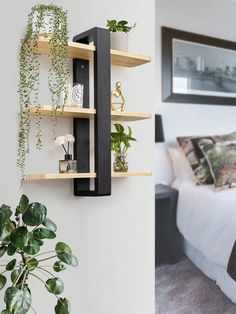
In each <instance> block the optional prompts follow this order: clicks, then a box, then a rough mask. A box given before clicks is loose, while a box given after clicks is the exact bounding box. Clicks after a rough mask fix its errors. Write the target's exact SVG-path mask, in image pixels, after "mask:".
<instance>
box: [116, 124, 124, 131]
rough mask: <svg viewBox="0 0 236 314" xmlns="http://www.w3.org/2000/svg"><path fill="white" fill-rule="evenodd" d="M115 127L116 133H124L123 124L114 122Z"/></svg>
mask: <svg viewBox="0 0 236 314" xmlns="http://www.w3.org/2000/svg"><path fill="white" fill-rule="evenodd" d="M115 128H116V131H117V132H118V133H124V127H123V125H121V124H119V123H115Z"/></svg>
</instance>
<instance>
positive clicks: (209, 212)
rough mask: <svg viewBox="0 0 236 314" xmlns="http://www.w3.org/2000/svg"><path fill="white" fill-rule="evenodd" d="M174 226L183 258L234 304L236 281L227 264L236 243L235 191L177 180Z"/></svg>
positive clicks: (174, 184) (175, 182) (174, 185)
mask: <svg viewBox="0 0 236 314" xmlns="http://www.w3.org/2000/svg"><path fill="white" fill-rule="evenodd" d="M172 187H174V188H175V189H177V190H178V191H179V199H178V206H177V226H178V228H179V231H180V233H181V234H182V236H183V238H184V241H183V251H184V253H185V254H186V255H187V257H188V258H189V259H190V260H191V261H192V262H193V263H194V264H195V265H196V266H197V267H198V268H199V269H201V270H202V272H203V273H204V274H205V275H207V276H208V277H209V278H211V279H213V280H214V281H215V282H216V284H217V285H218V286H219V287H220V288H221V290H222V291H223V292H224V293H225V294H226V295H227V296H228V297H229V298H230V299H231V300H232V301H233V302H235V303H236V282H235V281H234V280H233V279H231V277H230V276H229V275H228V273H227V265H228V262H229V258H230V255H231V252H232V247H233V245H234V243H235V240H236V189H228V190H225V191H221V192H216V191H214V190H213V187H212V186H211V185H208V186H207V185H205V186H197V185H196V184H195V183H194V182H191V180H185V179H180V178H177V179H175V180H174V182H173V183H172Z"/></svg>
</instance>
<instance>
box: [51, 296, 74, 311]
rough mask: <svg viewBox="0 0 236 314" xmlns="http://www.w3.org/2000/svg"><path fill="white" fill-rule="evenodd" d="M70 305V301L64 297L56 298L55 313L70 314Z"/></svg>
mask: <svg viewBox="0 0 236 314" xmlns="http://www.w3.org/2000/svg"><path fill="white" fill-rule="evenodd" d="M70 311H71V307H70V302H69V300H67V299H66V298H64V299H62V298H60V299H58V301H57V305H56V306H55V314H70Z"/></svg>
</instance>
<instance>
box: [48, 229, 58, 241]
mask: <svg viewBox="0 0 236 314" xmlns="http://www.w3.org/2000/svg"><path fill="white" fill-rule="evenodd" d="M49 231H50V230H49ZM56 236H57V235H56V233H55V232H53V231H50V233H49V236H48V239H55V238H56Z"/></svg>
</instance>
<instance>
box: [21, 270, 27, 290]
mask: <svg viewBox="0 0 236 314" xmlns="http://www.w3.org/2000/svg"><path fill="white" fill-rule="evenodd" d="M26 275H27V274H26V272H24V276H23V280H22V283H21V290H22V289H23V287H24V283H25V279H26Z"/></svg>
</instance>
